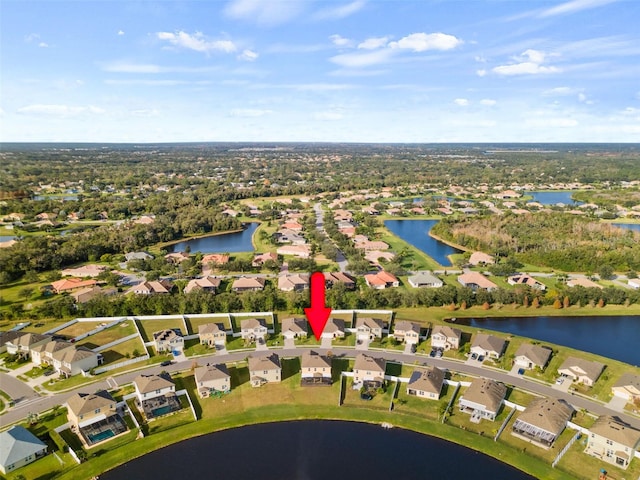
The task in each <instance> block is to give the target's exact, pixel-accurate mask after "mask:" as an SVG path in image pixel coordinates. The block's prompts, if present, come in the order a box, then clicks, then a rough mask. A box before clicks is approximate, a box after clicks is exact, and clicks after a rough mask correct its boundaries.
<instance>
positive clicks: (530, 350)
mask: <svg viewBox="0 0 640 480" xmlns="http://www.w3.org/2000/svg"><path fill="white" fill-rule="evenodd" d="M551 353H552V351H551V349H550V348H547V347H541V346H540V345H533V344H531V343H523V344H521V345H520V347H518V350H517V351H516V353H515V357H514V359H513V363H514V365H517V366H518V367H520V368H526V369H527V370H530V369H532V368H535V367H538V368H540V369H542V370H544V367H546V366H547V363H549V359H550V358H551Z"/></svg>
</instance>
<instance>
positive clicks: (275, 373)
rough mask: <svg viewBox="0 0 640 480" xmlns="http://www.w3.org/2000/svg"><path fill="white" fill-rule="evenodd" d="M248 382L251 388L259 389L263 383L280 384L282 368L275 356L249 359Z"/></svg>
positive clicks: (273, 354) (278, 358) (251, 357)
mask: <svg viewBox="0 0 640 480" xmlns="http://www.w3.org/2000/svg"><path fill="white" fill-rule="evenodd" d="M249 379H250V380H249V381H250V382H251V386H252V387H261V386H262V385H264V384H265V383H280V381H281V380H282V366H281V365H280V357H278V355H277V354H275V353H272V354H271V355H266V356H265V355H262V356H254V355H252V356H250V357H249Z"/></svg>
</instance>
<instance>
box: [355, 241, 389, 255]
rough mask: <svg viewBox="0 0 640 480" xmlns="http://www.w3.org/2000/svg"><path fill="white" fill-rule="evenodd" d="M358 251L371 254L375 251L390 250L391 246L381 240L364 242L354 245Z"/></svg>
mask: <svg viewBox="0 0 640 480" xmlns="http://www.w3.org/2000/svg"><path fill="white" fill-rule="evenodd" d="M354 246H355V248H357V249H358V250H364V251H365V252H371V251H373V250H389V244H388V243H386V242H383V241H381V240H369V239H367V240H363V241H360V242H356V244H355V245H354Z"/></svg>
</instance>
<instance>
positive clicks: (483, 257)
mask: <svg viewBox="0 0 640 480" xmlns="http://www.w3.org/2000/svg"><path fill="white" fill-rule="evenodd" d="M492 263H495V260H494V259H493V257H492V256H491V255H487V254H486V253H484V252H473V253H472V254H471V256H470V257H469V264H471V265H473V266H474V267H475V266H477V265H490V264H492Z"/></svg>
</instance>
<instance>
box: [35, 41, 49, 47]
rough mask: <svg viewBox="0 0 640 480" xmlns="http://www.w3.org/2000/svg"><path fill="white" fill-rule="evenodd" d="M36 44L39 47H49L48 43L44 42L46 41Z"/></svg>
mask: <svg viewBox="0 0 640 480" xmlns="http://www.w3.org/2000/svg"><path fill="white" fill-rule="evenodd" d="M38 46H39V47H40V48H48V47H49V44H48V43H46V42H40V43H39V44H38Z"/></svg>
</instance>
